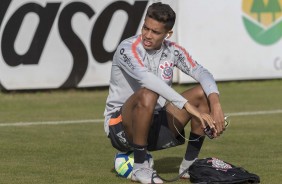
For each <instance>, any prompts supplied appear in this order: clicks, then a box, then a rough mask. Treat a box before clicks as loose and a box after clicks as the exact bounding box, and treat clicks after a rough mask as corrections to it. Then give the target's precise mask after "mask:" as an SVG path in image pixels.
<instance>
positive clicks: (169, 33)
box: [165, 30, 173, 39]
mask: <svg viewBox="0 0 282 184" xmlns="http://www.w3.org/2000/svg"><path fill="white" fill-rule="evenodd" d="M172 33H173V31H172V30H171V31H169V32H168V33H167V35H166V37H165V39H169V38H170V37H171V35H172Z"/></svg>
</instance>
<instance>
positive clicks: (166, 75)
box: [160, 61, 173, 80]
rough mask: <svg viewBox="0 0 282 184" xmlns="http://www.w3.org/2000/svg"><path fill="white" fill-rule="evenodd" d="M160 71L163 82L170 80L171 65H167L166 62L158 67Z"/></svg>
mask: <svg viewBox="0 0 282 184" xmlns="http://www.w3.org/2000/svg"><path fill="white" fill-rule="evenodd" d="M160 69H162V74H161V76H162V78H163V79H164V80H170V79H171V78H172V75H173V64H172V63H169V62H167V61H165V62H164V64H161V65H160Z"/></svg>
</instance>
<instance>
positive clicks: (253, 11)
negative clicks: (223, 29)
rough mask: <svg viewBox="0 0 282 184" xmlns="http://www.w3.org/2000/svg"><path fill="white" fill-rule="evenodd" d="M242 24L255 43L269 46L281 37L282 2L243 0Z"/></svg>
mask: <svg viewBox="0 0 282 184" xmlns="http://www.w3.org/2000/svg"><path fill="white" fill-rule="evenodd" d="M242 10H243V22H244V25H245V28H246V29H247V31H248V33H249V35H250V36H251V37H252V39H253V40H255V41H256V42H257V43H259V44H262V45H271V44H274V43H276V42H278V41H279V40H280V39H281V37H282V0H243V1H242Z"/></svg>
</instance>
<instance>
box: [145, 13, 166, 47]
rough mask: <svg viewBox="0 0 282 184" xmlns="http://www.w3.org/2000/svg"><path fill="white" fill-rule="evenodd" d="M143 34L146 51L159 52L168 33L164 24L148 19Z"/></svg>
mask: <svg viewBox="0 0 282 184" xmlns="http://www.w3.org/2000/svg"><path fill="white" fill-rule="evenodd" d="M141 34H142V45H143V47H144V48H145V49H146V50H157V49H160V47H161V45H162V43H163V41H164V39H165V37H166V36H167V34H168V31H167V30H166V29H165V25H164V24H163V23H161V22H158V21H156V20H154V19H152V18H150V17H146V18H145V21H144V24H143V27H142V31H141Z"/></svg>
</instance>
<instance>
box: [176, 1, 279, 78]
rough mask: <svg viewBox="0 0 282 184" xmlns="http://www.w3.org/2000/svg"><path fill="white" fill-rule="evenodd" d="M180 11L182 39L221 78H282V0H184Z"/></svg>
mask: <svg viewBox="0 0 282 184" xmlns="http://www.w3.org/2000/svg"><path fill="white" fill-rule="evenodd" d="M211 6H212V8H211ZM178 14H180V16H178V19H179V24H178V29H177V30H178V41H179V43H180V44H182V45H183V46H184V47H185V48H187V50H188V51H189V52H190V54H191V55H192V56H193V58H194V59H195V60H197V61H198V62H199V63H200V64H202V65H203V66H205V67H206V68H208V69H209V70H210V71H211V73H213V75H214V77H215V78H216V80H218V81H219V80H220V81H226V80H249V79H271V78H282V40H281V37H282V0H266V1H265V0H235V1H225V0H217V1H211V0H208V1H179V6H178ZM189 81H192V80H191V79H190V78H189V77H187V76H185V75H183V74H181V73H180V76H179V82H180V83H185V82H189Z"/></svg>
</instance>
